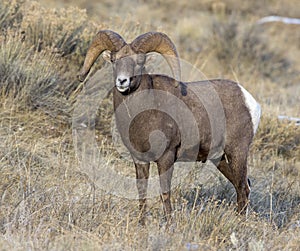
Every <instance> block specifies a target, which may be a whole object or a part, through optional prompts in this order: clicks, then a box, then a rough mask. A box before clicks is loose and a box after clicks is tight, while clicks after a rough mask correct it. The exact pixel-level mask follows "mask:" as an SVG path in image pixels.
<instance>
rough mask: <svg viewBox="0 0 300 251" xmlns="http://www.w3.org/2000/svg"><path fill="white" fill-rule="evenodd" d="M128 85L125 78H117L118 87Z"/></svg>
mask: <svg viewBox="0 0 300 251" xmlns="http://www.w3.org/2000/svg"><path fill="white" fill-rule="evenodd" d="M128 83H129V79H128V78H126V77H123V78H122V77H119V78H118V85H119V86H126V85H128Z"/></svg>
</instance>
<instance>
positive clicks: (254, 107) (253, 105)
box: [239, 85, 261, 134]
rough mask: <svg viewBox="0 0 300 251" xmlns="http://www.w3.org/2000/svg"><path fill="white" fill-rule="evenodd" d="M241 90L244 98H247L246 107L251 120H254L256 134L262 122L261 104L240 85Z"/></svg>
mask: <svg viewBox="0 0 300 251" xmlns="http://www.w3.org/2000/svg"><path fill="white" fill-rule="evenodd" d="M239 87H240V88H241V90H242V92H243V94H244V97H245V103H246V106H247V107H248V109H249V111H250V114H251V118H252V123H253V132H254V134H255V133H256V130H257V128H258V124H259V121H260V116H261V107H260V104H259V103H257V101H256V100H255V99H254V98H253V97H252V95H251V94H250V93H249V92H248V91H247V90H246V89H245V88H244V87H243V86H241V85H239Z"/></svg>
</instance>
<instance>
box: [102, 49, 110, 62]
mask: <svg viewBox="0 0 300 251" xmlns="http://www.w3.org/2000/svg"><path fill="white" fill-rule="evenodd" d="M102 57H103V59H104V60H105V61H107V62H110V63H111V51H109V50H106V51H104V52H103V53H102Z"/></svg>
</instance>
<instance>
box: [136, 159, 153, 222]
mask: <svg viewBox="0 0 300 251" xmlns="http://www.w3.org/2000/svg"><path fill="white" fill-rule="evenodd" d="M134 164H135V170H136V186H137V189H138V193H139V209H140V219H139V222H140V224H141V225H145V217H146V215H145V213H146V196H147V188H148V178H149V167H150V164H149V163H145V164H141V163H137V162H135V163H134Z"/></svg>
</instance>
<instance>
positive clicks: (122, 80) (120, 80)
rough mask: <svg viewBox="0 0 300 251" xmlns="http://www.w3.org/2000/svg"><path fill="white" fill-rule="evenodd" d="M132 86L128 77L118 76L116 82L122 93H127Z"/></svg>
mask: <svg viewBox="0 0 300 251" xmlns="http://www.w3.org/2000/svg"><path fill="white" fill-rule="evenodd" d="M129 86H130V78H129V77H127V76H122V75H121V76H118V77H117V80H116V87H117V89H118V90H119V91H120V92H125V91H126V90H128V88H129Z"/></svg>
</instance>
